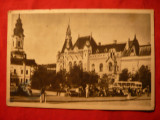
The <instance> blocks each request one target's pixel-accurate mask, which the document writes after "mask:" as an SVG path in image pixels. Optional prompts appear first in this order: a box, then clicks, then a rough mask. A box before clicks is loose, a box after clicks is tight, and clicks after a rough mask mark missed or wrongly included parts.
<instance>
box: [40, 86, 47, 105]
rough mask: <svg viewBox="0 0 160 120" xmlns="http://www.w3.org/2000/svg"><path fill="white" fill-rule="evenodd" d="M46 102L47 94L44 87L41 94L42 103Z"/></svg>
mask: <svg viewBox="0 0 160 120" xmlns="http://www.w3.org/2000/svg"><path fill="white" fill-rule="evenodd" d="M43 102H46V96H45V89H44V87H43V88H42V89H41V94H40V103H43Z"/></svg>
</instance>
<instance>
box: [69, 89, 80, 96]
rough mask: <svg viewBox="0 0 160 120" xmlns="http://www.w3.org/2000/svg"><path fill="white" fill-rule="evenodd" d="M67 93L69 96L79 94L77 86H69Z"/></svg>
mask: <svg viewBox="0 0 160 120" xmlns="http://www.w3.org/2000/svg"><path fill="white" fill-rule="evenodd" d="M69 95H70V96H78V95H79V88H71V89H70V90H69Z"/></svg>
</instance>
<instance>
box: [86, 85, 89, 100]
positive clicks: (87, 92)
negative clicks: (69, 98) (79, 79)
mask: <svg viewBox="0 0 160 120" xmlns="http://www.w3.org/2000/svg"><path fill="white" fill-rule="evenodd" d="M88 97H89V85H88V84H87V85H86V98H88Z"/></svg>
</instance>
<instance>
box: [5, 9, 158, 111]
mask: <svg viewBox="0 0 160 120" xmlns="http://www.w3.org/2000/svg"><path fill="white" fill-rule="evenodd" d="M154 52H155V51H154V11H153V10H127V9H126V10H124V9H122V10H119V9H112V10H109V9H108V10H107V9H101V10H98V9H81V10H80V9H61V10H18V11H9V13H8V40H7V99H6V102H7V105H8V106H19V107H41V108H61V109H99V110H143V111H152V110H154V108H155V53H154Z"/></svg>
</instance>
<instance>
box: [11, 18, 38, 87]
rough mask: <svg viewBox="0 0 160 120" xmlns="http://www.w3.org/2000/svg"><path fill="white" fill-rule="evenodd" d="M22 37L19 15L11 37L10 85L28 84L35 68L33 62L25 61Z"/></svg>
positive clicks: (30, 60) (22, 31)
mask: <svg viewBox="0 0 160 120" xmlns="http://www.w3.org/2000/svg"><path fill="white" fill-rule="evenodd" d="M24 37H25V36H24V30H23V28H22V22H21V18H20V15H19V17H18V19H17V23H16V25H15V28H14V31H13V36H12V45H11V47H12V48H11V57H10V83H11V84H12V83H15V84H16V85H20V84H26V85H28V84H30V82H31V76H32V75H33V73H34V70H35V68H36V62H35V60H34V59H27V55H26V53H25V51H24V50H23V46H24Z"/></svg>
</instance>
